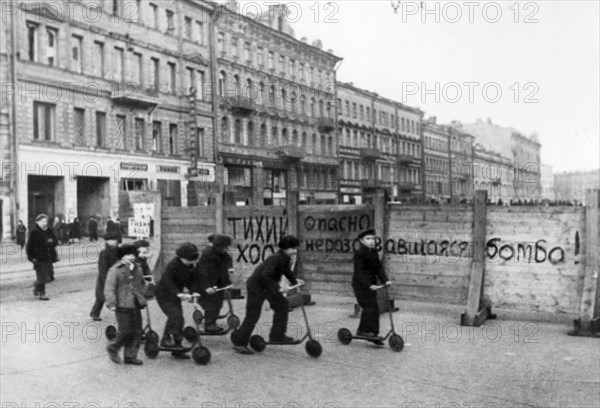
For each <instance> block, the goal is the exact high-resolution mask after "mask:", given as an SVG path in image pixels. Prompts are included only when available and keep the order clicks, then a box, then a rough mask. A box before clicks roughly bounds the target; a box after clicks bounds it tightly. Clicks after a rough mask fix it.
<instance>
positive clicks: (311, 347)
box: [305, 340, 323, 358]
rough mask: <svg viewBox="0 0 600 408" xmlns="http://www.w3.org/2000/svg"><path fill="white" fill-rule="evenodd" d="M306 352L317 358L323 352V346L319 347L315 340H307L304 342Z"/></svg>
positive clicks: (319, 344)
mask: <svg viewBox="0 0 600 408" xmlns="http://www.w3.org/2000/svg"><path fill="white" fill-rule="evenodd" d="M305 347H306V352H307V353H308V355H309V356H311V357H312V358H319V357H320V356H321V353H323V347H321V343H319V342H318V341H316V340H309V341H307V342H306V346H305Z"/></svg>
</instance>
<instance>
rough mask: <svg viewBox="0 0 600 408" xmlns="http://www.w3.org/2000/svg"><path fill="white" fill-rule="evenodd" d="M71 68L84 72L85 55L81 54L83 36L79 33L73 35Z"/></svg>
mask: <svg viewBox="0 0 600 408" xmlns="http://www.w3.org/2000/svg"><path fill="white" fill-rule="evenodd" d="M71 42H72V44H73V45H72V47H71V69H72V70H73V71H75V72H78V73H80V74H81V73H82V72H83V61H82V59H83V56H82V55H81V49H82V47H81V45H82V43H83V37H80V36H78V35H73V36H71Z"/></svg>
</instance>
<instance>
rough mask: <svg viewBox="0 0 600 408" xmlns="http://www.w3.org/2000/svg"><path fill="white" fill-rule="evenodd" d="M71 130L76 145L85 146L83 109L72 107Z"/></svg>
mask: <svg viewBox="0 0 600 408" xmlns="http://www.w3.org/2000/svg"><path fill="white" fill-rule="evenodd" d="M73 130H74V132H73V135H74V137H75V140H74V143H75V144H76V145H78V146H85V144H86V143H85V109H81V108H74V109H73Z"/></svg>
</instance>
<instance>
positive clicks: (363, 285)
mask: <svg viewBox="0 0 600 408" xmlns="http://www.w3.org/2000/svg"><path fill="white" fill-rule="evenodd" d="M358 239H359V240H360V247H359V248H358V249H357V250H356V251H355V252H354V257H353V258H352V262H353V263H354V274H353V275H352V289H354V295H355V296H356V301H357V302H358V305H359V306H360V307H361V308H362V313H361V315H360V323H359V324H358V330H357V331H356V335H357V336H362V337H377V335H378V334H379V306H378V304H377V292H376V290H377V278H379V280H380V281H381V282H382V283H384V284H386V285H388V286H389V285H391V282H390V280H389V279H388V277H387V275H386V274H385V272H384V270H383V265H382V264H381V260H380V259H379V255H378V254H377V250H376V249H375V230H374V229H367V230H364V231H362V232H361V233H360V234H358Z"/></svg>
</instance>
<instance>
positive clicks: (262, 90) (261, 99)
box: [257, 82, 266, 104]
mask: <svg viewBox="0 0 600 408" xmlns="http://www.w3.org/2000/svg"><path fill="white" fill-rule="evenodd" d="M257 102H260V103H262V104H264V103H265V102H266V101H265V84H263V83H262V82H259V83H258V95H257Z"/></svg>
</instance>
